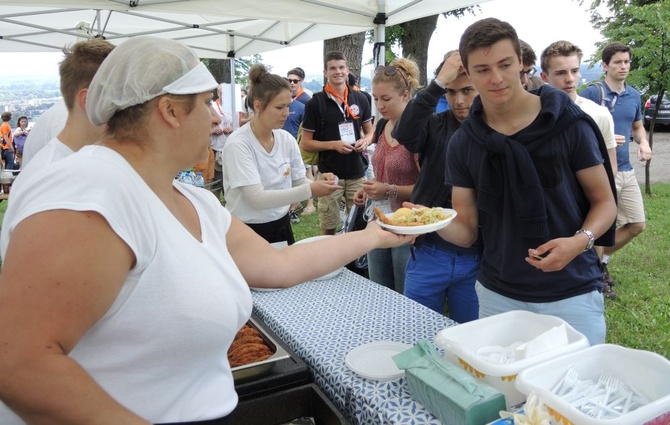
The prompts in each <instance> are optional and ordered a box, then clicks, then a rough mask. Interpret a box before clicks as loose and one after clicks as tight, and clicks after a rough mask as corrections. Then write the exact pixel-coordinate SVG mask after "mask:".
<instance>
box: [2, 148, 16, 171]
mask: <svg viewBox="0 0 670 425" xmlns="http://www.w3.org/2000/svg"><path fill="white" fill-rule="evenodd" d="M2 159H4V160H5V169H6V170H13V169H14V151H13V150H11V149H5V150H3V151H2Z"/></svg>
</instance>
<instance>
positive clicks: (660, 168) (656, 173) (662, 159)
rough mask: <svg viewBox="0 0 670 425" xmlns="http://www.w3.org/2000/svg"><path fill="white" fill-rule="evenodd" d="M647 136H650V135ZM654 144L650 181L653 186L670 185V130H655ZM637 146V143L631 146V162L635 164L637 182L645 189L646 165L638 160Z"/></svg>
mask: <svg viewBox="0 0 670 425" xmlns="http://www.w3.org/2000/svg"><path fill="white" fill-rule="evenodd" d="M647 136H649V134H648V133H647ZM652 144H653V146H652V155H651V162H650V165H649V180H651V183H652V184H653V183H670V129H667V130H655V131H654V139H653V141H652ZM637 146H638V145H637V143H631V144H630V148H631V150H630V161H631V163H632V164H633V169H634V170H635V177H637V182H638V183H639V184H640V185H641V186H643V187H644V173H645V171H644V168H645V163H644V162H640V161H638V160H637ZM643 190H644V189H643Z"/></svg>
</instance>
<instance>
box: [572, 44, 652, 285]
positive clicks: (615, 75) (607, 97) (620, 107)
mask: <svg viewBox="0 0 670 425" xmlns="http://www.w3.org/2000/svg"><path fill="white" fill-rule="evenodd" d="M630 56H631V49H630V47H628V46H626V45H624V44H622V43H619V42H615V43H610V44H608V45H607V46H605V48H604V49H603V53H602V59H603V62H602V66H603V70H604V71H605V80H604V81H601V82H598V83H596V84H593V85H590V86H589V87H587V88H585V89H584V91H582V92H581V96H583V97H585V98H587V99H591V100H592V101H594V102H596V103H597V104H599V105H603V106H605V107H607V108H608V109H609V111H610V113H611V114H612V118H613V119H614V133H615V138H616V140H617V150H616V157H617V173H616V179H615V181H616V187H617V196H618V201H619V202H618V208H617V219H616V221H617V226H618V227H617V229H616V241H615V243H614V246H612V247H607V248H606V249H605V253H604V254H603V257H602V261H603V268H604V270H605V283H606V284H608V285H610V286H614V284H615V283H616V282H615V281H614V279H612V277H611V276H610V274H609V271H608V270H607V262H608V260H609V256H610V255H612V254H613V253H614V252H616V251H617V250H619V249H621V248H623V247H624V246H625V245H626V244H627V243H628V242H630V241H632V240H633V238H635V237H636V236H637V235H639V234H640V233H642V232H643V231H644V229H645V227H646V218H645V215H644V203H643V201H642V192H640V185H639V184H638V183H637V180H636V178H635V171H633V166H632V165H631V162H630V154H629V142H630V138H631V130H632V136H633V139H635V141H636V142H637V143H638V145H639V147H638V149H637V157H638V159H639V160H640V161H649V160H650V159H651V148H650V147H649V141H648V140H647V132H646V131H645V130H644V122H643V121H642V112H641V109H642V105H641V102H640V93H639V92H638V91H637V90H635V89H634V88H632V87H631V86H629V85H627V84H626V77H628V73H629V72H630Z"/></svg>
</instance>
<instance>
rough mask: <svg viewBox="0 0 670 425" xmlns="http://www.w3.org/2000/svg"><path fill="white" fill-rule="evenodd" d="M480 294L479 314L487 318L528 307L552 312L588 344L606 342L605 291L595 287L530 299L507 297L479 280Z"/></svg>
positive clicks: (528, 308)
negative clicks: (583, 291) (578, 292)
mask: <svg viewBox="0 0 670 425" xmlns="http://www.w3.org/2000/svg"><path fill="white" fill-rule="evenodd" d="M475 289H476V290H477V295H478V296H479V317H480V318H484V317H488V316H493V315H495V314H500V313H505V312H507V311H512V310H526V311H531V312H533V313H539V314H550V315H552V316H556V317H560V318H561V319H563V320H565V321H566V322H568V323H569V324H570V325H571V326H572V327H573V328H575V329H576V330H577V332H580V333H582V334H583V335H584V336H586V338H587V339H588V340H589V344H591V345H595V344H604V343H605V333H606V330H607V327H606V324H605V302H604V300H603V294H601V293H600V292H599V291H597V290H594V291H591V292H589V293H588V294H584V295H577V296H575V297H571V298H566V299H564V300H560V301H553V302H547V303H528V302H524V301H517V300H514V299H512V298H507V297H505V296H503V295H500V294H498V293H497V292H493V291H491V290H489V289H486V288H484V285H482V284H481V283H480V282H479V281H478V282H477V284H476V285H475Z"/></svg>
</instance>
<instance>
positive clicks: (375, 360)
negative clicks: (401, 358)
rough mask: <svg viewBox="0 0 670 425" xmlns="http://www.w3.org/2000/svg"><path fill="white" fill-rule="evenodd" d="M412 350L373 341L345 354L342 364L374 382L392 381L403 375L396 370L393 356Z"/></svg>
mask: <svg viewBox="0 0 670 425" xmlns="http://www.w3.org/2000/svg"><path fill="white" fill-rule="evenodd" d="M410 348H412V346H411V345H409V344H403V343H400V342H394V341H374V342H370V343H368V344H363V345H359V346H358V347H356V348H354V349H353V350H351V351H349V352H348V353H347V356H346V357H345V358H344V363H345V364H346V365H347V367H348V368H349V369H351V370H352V371H353V372H355V373H356V374H357V375H359V376H362V377H363V378H366V379H374V380H376V381H394V380H396V379H400V378H402V377H403V376H404V375H405V372H404V371H402V370H400V369H398V366H396V364H395V362H394V361H393V356H395V355H396V354H398V353H402V352H403V351H405V350H409V349H410Z"/></svg>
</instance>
